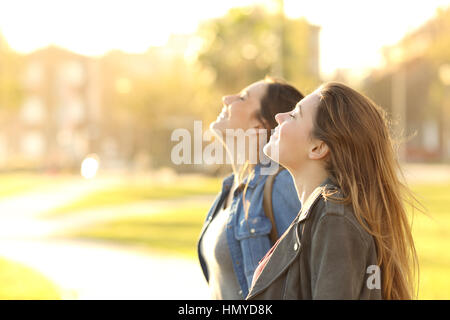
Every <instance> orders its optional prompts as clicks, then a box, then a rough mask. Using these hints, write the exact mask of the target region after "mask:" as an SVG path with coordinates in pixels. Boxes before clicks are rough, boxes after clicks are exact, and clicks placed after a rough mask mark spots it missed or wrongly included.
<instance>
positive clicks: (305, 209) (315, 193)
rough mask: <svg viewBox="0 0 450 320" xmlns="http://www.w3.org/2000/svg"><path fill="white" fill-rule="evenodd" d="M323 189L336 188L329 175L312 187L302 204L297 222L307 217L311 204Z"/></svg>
mask: <svg viewBox="0 0 450 320" xmlns="http://www.w3.org/2000/svg"><path fill="white" fill-rule="evenodd" d="M325 189H337V187H336V185H335V183H334V182H333V180H332V179H331V178H330V177H327V178H326V179H325V180H324V181H322V183H321V184H320V185H319V186H318V187H317V188H315V189H314V191H313V192H312V193H311V195H310V196H309V197H308V199H307V200H306V201H305V203H304V204H303V205H302V208H301V210H300V213H299V215H298V220H297V222H301V221H303V220H306V219H307V218H308V217H309V213H310V212H311V208H312V206H313V205H314V204H315V203H316V202H317V200H318V199H319V198H320V196H321V195H322V193H323V191H324V190H325Z"/></svg>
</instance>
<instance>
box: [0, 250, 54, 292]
mask: <svg viewBox="0 0 450 320" xmlns="http://www.w3.org/2000/svg"><path fill="white" fill-rule="evenodd" d="M0 284H1V285H0V299H1V300H59V299H60V294H59V291H58V289H57V287H56V286H55V285H54V284H53V283H52V282H50V281H49V280H48V279H46V278H45V277H44V276H43V275H41V274H40V273H38V272H36V271H34V270H32V269H30V268H28V267H26V266H23V265H22V264H19V263H17V262H12V261H9V260H5V259H3V258H0Z"/></svg>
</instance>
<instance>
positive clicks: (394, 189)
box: [312, 82, 418, 299]
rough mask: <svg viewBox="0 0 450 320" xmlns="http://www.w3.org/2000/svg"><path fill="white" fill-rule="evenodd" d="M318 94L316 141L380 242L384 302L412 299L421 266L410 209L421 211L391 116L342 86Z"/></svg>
mask: <svg viewBox="0 0 450 320" xmlns="http://www.w3.org/2000/svg"><path fill="white" fill-rule="evenodd" d="M317 92H318V93H319V95H320V102H319V104H318V108H317V113H316V116H315V119H314V127H313V130H312V136H313V137H315V138H317V139H319V140H322V141H323V142H325V143H326V144H327V146H328V147H329V150H330V152H329V156H328V158H327V159H326V170H327V172H328V174H329V175H330V176H331V178H332V179H334V180H335V181H336V183H337V185H338V186H339V187H340V188H341V190H342V193H343V195H344V199H342V200H343V201H344V202H346V203H351V205H352V207H353V210H354V213H355V216H356V218H357V219H358V221H359V222H360V224H361V225H362V226H363V227H364V228H365V229H366V230H367V232H369V234H371V235H372V236H373V238H374V240H375V244H376V249H377V257H378V265H379V267H380V269H381V282H382V288H381V289H382V297H383V299H412V298H414V297H415V296H416V292H415V285H416V278H415V277H416V275H417V274H418V262H417V261H418V260H417V254H416V250H415V246H414V241H413V237H412V234H411V224H410V221H409V218H408V214H407V211H406V208H405V204H406V203H409V204H411V205H412V206H413V208H417V206H416V205H415V203H416V202H415V201H416V199H415V198H414V196H413V194H412V193H411V191H410V190H409V189H408V187H407V185H406V183H405V182H404V178H401V177H403V175H402V173H401V169H400V165H399V162H398V159H397V156H396V148H395V143H394V141H393V139H392V138H391V135H390V132H389V131H390V130H389V122H388V120H387V117H386V113H385V111H384V110H383V109H382V108H380V107H379V106H377V105H376V104H375V103H374V102H373V101H371V100H370V99H369V98H367V97H366V96H364V95H362V94H360V93H358V92H357V91H355V90H353V89H351V88H349V87H347V86H345V85H343V84H341V83H336V82H330V83H326V84H324V85H322V86H321V87H320V88H319V89H318V91H317ZM416 271H417V272H416Z"/></svg>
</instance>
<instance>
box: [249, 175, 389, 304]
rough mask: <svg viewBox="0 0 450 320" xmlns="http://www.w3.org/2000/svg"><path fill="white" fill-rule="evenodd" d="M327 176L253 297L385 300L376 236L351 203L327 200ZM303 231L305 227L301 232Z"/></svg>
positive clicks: (281, 243) (274, 255) (271, 260)
mask: <svg viewBox="0 0 450 320" xmlns="http://www.w3.org/2000/svg"><path fill="white" fill-rule="evenodd" d="M322 187H324V188H326V189H327V190H329V189H332V190H335V191H336V192H337V193H336V194H335V195H334V197H336V196H337V197H339V196H341V197H342V193H341V192H340V190H339V188H338V187H336V186H335V185H334V184H333V183H332V181H331V180H330V179H329V178H328V179H326V180H325V181H324V182H323V183H322V184H321V185H320V186H319V187H318V188H316V190H315V191H314V192H313V193H312V195H311V196H310V197H309V199H308V201H307V202H306V203H305V204H303V206H302V209H301V211H300V213H299V215H298V216H297V217H296V218H295V219H294V221H293V222H292V224H291V225H290V227H289V228H288V229H287V230H286V232H285V233H284V234H283V236H282V237H281V239H280V240H279V241H278V244H277V245H276V247H275V248H274V250H273V252H272V254H271V255H270V256H269V260H268V261H267V263H266V265H265V266H264V268H263V269H262V272H261V273H260V275H259V277H257V278H256V281H255V279H254V283H253V286H252V287H251V289H250V292H249V294H248V296H247V299H248V300H253V299H255V300H256V299H381V289H380V287H381V277H382V275H381V274H380V273H381V272H380V271H379V270H380V269H379V268H378V267H377V253H376V248H375V242H374V239H373V237H372V236H371V235H370V234H369V233H368V232H367V231H366V230H365V229H364V228H363V226H362V225H361V224H360V223H359V222H358V221H357V219H356V217H355V215H354V214H353V209H352V207H351V205H344V204H343V203H338V202H335V201H332V200H330V199H329V200H325V198H324V197H323V195H322V190H323V189H322ZM302 229H303V230H302Z"/></svg>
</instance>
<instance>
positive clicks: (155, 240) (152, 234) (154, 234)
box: [68, 204, 210, 259]
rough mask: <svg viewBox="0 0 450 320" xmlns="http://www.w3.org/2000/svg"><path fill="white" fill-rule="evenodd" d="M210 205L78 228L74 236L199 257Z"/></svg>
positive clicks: (188, 256) (72, 235) (187, 256)
mask: <svg viewBox="0 0 450 320" xmlns="http://www.w3.org/2000/svg"><path fill="white" fill-rule="evenodd" d="M209 205H210V204H208V205H203V206H200V205H199V206H191V207H183V208H179V209H177V210H169V211H164V212H161V213H157V214H152V215H148V216H134V217H133V215H132V214H130V216H128V217H127V218H122V219H120V220H115V221H110V222H106V223H102V224H98V225H95V226H92V227H90V228H88V229H84V230H78V231H76V232H73V233H71V234H69V235H68V236H70V237H77V238H87V239H95V240H104V241H113V242H115V243H120V244H127V245H131V246H138V247H142V248H148V249H151V250H159V251H164V252H167V253H172V254H177V255H182V256H184V257H186V258H192V259H193V258H195V257H196V256H197V251H196V248H197V247H196V244H197V239H198V236H199V234H200V230H201V228H202V224H203V221H204V219H205V216H206V213H207V212H208V209H209Z"/></svg>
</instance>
